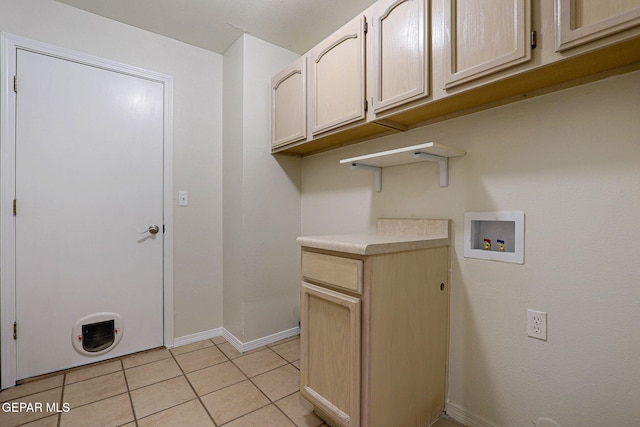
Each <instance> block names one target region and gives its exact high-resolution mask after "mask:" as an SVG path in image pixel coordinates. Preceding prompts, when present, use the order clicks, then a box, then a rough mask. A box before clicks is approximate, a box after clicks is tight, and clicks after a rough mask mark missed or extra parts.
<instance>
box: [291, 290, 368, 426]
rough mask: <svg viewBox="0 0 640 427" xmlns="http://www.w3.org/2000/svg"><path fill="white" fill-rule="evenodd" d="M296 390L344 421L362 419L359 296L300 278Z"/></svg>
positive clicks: (348, 423)
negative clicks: (298, 354)
mask: <svg viewBox="0 0 640 427" xmlns="http://www.w3.org/2000/svg"><path fill="white" fill-rule="evenodd" d="M301 294H302V300H301V310H300V311H301V322H300V323H301V333H300V362H301V365H300V381H301V387H300V392H301V394H302V396H303V397H304V398H305V399H307V400H309V401H310V402H311V403H313V405H315V406H316V408H318V409H319V410H320V411H321V412H323V413H325V414H327V415H328V416H329V417H331V418H332V419H334V421H336V422H337V423H339V424H340V425H342V426H351V427H356V426H359V424H360V326H361V323H360V311H361V308H360V305H361V303H360V299H358V298H354V297H351V296H348V295H344V294H341V293H339V292H335V291H332V290H329V289H325V288H321V287H319V286H315V285H312V284H309V283H306V282H302V290H301Z"/></svg>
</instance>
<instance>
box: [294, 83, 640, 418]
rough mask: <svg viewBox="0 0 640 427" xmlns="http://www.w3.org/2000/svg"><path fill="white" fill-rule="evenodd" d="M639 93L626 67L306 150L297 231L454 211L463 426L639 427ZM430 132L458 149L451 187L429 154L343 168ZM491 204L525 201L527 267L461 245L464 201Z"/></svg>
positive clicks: (452, 390)
mask: <svg viewBox="0 0 640 427" xmlns="http://www.w3.org/2000/svg"><path fill="white" fill-rule="evenodd" d="M638 100H640V72H635V73H631V74H626V75H623V76H618V77H613V78H609V79H607V80H603V81H600V82H596V83H592V84H589V85H585V86H581V87H576V88H572V89H568V90H564V91H562V92H556V93H553V94H549V95H545V96H540V97H537V98H533V99H530V100H526V101H522V102H519V103H516V104H510V105H506V106H503V107H499V108H495V109H492V110H487V111H484V112H479V113H476V114H472V115H469V116H466V117H461V118H457V119H453V120H449V121H446V122H441V123H437V124H433V125H430V126H427V127H424V128H420V129H417V130H414V131H410V132H408V133H407V134H404V135H399V136H390V137H385V138H380V139H377V140H375V141H369V142H366V143H363V144H358V145H355V146H350V147H346V148H342V149H339V150H335V151H331V152H327V153H323V154H319V155H315V156H310V157H307V158H304V159H303V169H302V170H303V175H302V232H303V234H307V235H310V234H324V233H342V232H362V231H372V230H373V229H374V220H375V218H377V217H423V218H450V219H452V220H453V242H454V244H453V248H452V284H451V286H452V296H451V345H450V357H449V363H450V367H449V371H450V372H449V396H448V397H449V399H450V404H451V409H452V410H457V412H458V413H462V414H465V413H466V414H468V415H469V417H470V418H469V422H470V424H472V425H482V426H485V425H495V426H504V427H511V426H532V425H535V424H533V423H535V422H536V421H538V420H539V419H540V418H544V417H547V418H549V419H551V420H555V421H556V422H557V423H559V424H560V425H561V426H565V427H566V426H582V427H585V426H593V427H597V426H604V425H619V426H632V425H639V424H640V407H639V406H638V402H640V387H639V386H638V385H639V384H640V369H639V364H638V354H640V332H639V330H638V328H639V327H640V309H639V306H638V302H639V301H640V282H639V280H640V262H638V260H637V257H638V254H639V253H640V223H639V222H638V213H639V212H640V187H639V186H640V139H639V138H640V137H639V135H640V102H639V101H638ZM429 141H435V142H438V143H442V144H445V145H449V146H451V147H456V148H461V149H464V150H466V151H467V154H466V156H464V157H460V158H455V159H452V160H451V161H450V185H449V187H447V188H441V187H439V185H438V168H437V165H436V164H435V163H420V164H415V165H409V166H398V167H394V168H388V169H385V170H384V171H383V177H382V192H381V193H375V191H374V190H373V187H372V183H373V176H372V174H371V173H370V172H369V171H362V170H351V169H350V168H349V167H348V166H344V165H339V164H338V161H339V159H342V158H348V157H352V156H356V155H362V154H367V153H370V152H375V151H382V150H386V149H391V148H396V147H402V146H407V145H412V144H417V143H421V142H429ZM496 210H505V211H509V210H517V211H524V212H525V218H526V219H525V223H526V238H525V264H524V265H516V264H507V263H500V262H493V261H480V260H474V259H465V258H464V257H463V218H464V213H465V212H468V211H496ZM529 308H531V309H536V310H541V311H546V312H547V313H548V340H547V341H546V342H544V341H539V340H535V339H532V338H528V337H527V336H526V331H525V328H526V312H527V309H529ZM398 351H401V349H398ZM472 417H475V418H472ZM483 421H484V422H485V423H486V424H484V423H483ZM537 425H538V427H551V426H552V425H553V423H551V422H550V421H549V420H545V419H540V420H539V421H538V423H537Z"/></svg>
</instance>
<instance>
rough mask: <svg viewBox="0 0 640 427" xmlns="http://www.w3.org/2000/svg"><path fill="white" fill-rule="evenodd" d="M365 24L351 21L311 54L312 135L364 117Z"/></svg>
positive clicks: (358, 20)
mask: <svg viewBox="0 0 640 427" xmlns="http://www.w3.org/2000/svg"><path fill="white" fill-rule="evenodd" d="M365 22H366V21H365V18H364V16H359V17H357V18H355V19H353V20H352V21H350V22H349V23H348V24H347V25H345V26H344V27H342V28H341V29H340V30H338V31H336V32H335V33H333V34H332V35H331V36H329V37H328V38H327V39H325V40H324V41H323V42H322V43H320V44H319V45H317V46H316V47H314V48H313V49H312V50H311V51H310V55H309V57H310V62H309V66H310V67H311V71H310V72H311V76H310V82H309V83H310V86H311V88H310V94H309V96H310V100H311V126H312V129H311V132H312V133H313V134H314V135H315V134H318V133H321V132H325V131H328V130H331V129H335V128H337V127H340V126H343V125H346V124H349V123H352V122H355V121H358V120H361V119H364V117H365V108H364V103H365V99H366V98H365V79H364V72H365V66H364V60H365V56H364V55H365V41H364V25H365Z"/></svg>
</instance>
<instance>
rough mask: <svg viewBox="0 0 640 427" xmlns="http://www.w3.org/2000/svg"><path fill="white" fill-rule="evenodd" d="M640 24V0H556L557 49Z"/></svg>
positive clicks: (578, 44)
mask: <svg viewBox="0 0 640 427" xmlns="http://www.w3.org/2000/svg"><path fill="white" fill-rule="evenodd" d="M637 25H640V0H608V1H593V0H556V27H557V28H556V35H557V40H556V50H557V51H563V50H566V49H570V48H572V47H575V46H580V45H582V44H585V43H588V42H591V41H594V40H598V39H601V38H603V37H606V36H608V35H611V34H615V33H618V32H621V31H624V30H626V29H629V28H632V27H635V26H637Z"/></svg>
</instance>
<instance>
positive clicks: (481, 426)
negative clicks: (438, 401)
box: [445, 401, 495, 427]
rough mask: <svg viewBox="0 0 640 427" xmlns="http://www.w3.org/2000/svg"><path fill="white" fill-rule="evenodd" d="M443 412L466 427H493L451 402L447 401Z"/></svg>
mask: <svg viewBox="0 0 640 427" xmlns="http://www.w3.org/2000/svg"><path fill="white" fill-rule="evenodd" d="M445 412H446V413H447V415H448V416H449V417H451V418H453V419H454V420H456V421H457V422H459V423H462V424H464V425H465V426H468V427H495V426H494V425H493V424H491V423H488V422H486V421H485V420H483V419H481V418H478V417H476V416H475V415H473V414H470V413H469V412H467V411H466V410H465V409H464V408H462V407H460V406H458V405H456V404H455V403H452V402H451V401H447V404H446V405H445Z"/></svg>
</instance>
